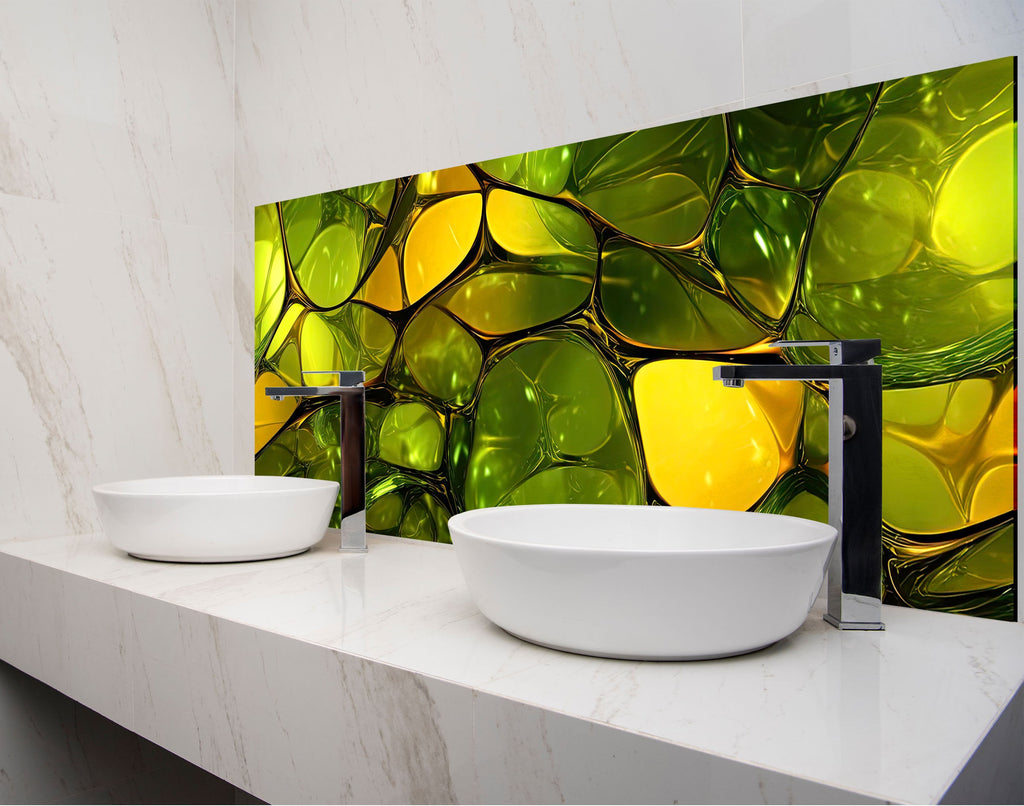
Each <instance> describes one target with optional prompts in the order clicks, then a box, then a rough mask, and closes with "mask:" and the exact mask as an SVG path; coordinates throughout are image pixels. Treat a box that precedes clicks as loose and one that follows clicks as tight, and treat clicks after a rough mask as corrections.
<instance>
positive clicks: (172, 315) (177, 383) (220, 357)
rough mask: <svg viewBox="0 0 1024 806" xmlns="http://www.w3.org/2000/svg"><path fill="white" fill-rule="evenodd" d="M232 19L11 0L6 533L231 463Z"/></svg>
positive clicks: (1, 213) (3, 335)
mask: <svg viewBox="0 0 1024 806" xmlns="http://www.w3.org/2000/svg"><path fill="white" fill-rule="evenodd" d="M233 26H234V4H233V2H231V0H185V1H184V2H163V3H138V2H132V1H131V0H61V1H60V2H47V3H36V2H32V0H8V1H7V2H3V3H0V378H2V379H3V384H2V393H0V394H2V398H0V400H2V403H0V411H2V412H3V419H4V427H3V428H0V455H2V456H3V457H4V461H3V462H0V540H5V539H23V538H35V537H42V536H46V535H58V534H67V533H71V532H82V531H91V530H93V529H94V528H95V527H96V523H97V521H96V513H95V508H94V506H93V502H92V498H91V493H90V488H91V487H92V485H93V484H96V483H98V482H100V481H104V480H113V479H121V478H131V477H138V476H153V475H159V474H175V473H200V472H221V471H223V470H224V469H227V468H229V467H230V465H231V439H232V437H231V433H232V431H231V429H232V426H231V422H232V419H233V415H234V407H233V403H232V394H233V388H232V381H231V366H232V364H231V356H232V344H233V342H234V340H235V336H236V332H237V328H236V324H235V315H234V305H233V300H232V289H231V282H232V281H231V269H230V266H231V262H232V250H233V238H232V218H231V217H232V209H231V204H232V202H231V199H232V194H233V180H232V169H233V162H232V160H233V145H234V144H233V126H234V121H233V111H232V97H233V85H234V28H233ZM248 340H249V341H251V335H250V336H249V338H248ZM249 349H251V347H250V348H249Z"/></svg>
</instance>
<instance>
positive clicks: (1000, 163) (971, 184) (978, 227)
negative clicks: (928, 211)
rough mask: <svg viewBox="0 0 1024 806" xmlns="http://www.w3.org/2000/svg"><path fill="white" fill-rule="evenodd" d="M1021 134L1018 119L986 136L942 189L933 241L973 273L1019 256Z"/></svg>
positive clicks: (963, 157)
mask: <svg viewBox="0 0 1024 806" xmlns="http://www.w3.org/2000/svg"><path fill="white" fill-rule="evenodd" d="M1016 139H1017V138H1016V126H1015V125H1014V124H1013V123H1008V124H1006V125H1005V126H1000V127H999V128H998V129H996V130H995V131H993V132H990V133H989V134H987V135H986V136H985V137H982V138H981V139H980V140H978V142H976V143H974V144H973V145H972V146H971V147H970V148H968V149H967V150H966V151H965V152H964V153H963V154H962V155H961V156H960V158H959V159H958V160H957V161H956V163H955V164H954V165H953V167H952V168H950V170H949V173H948V174H947V175H946V178H945V181H943V183H942V186H941V187H940V188H939V192H938V197H937V198H936V200H935V212H934V214H933V216H932V240H933V241H934V243H935V246H936V248H937V249H938V250H939V251H941V252H942V253H943V254H945V255H946V256H947V257H950V258H952V259H953V260H955V261H957V262H958V263H960V264H961V267H962V270H963V271H965V272H967V273H969V274H985V273H987V272H990V271H992V270H994V269H998V268H1002V267H1003V266H1007V265H1009V264H1011V263H1013V261H1014V259H1015V235H1016V223H1017V222H1016V216H1015V215H1014V212H1015V210H1016V201H1017V183H1016V176H1017V170H1016V163H1017V160H1016V156H1017V143H1016Z"/></svg>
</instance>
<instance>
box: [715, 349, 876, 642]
mask: <svg viewBox="0 0 1024 806" xmlns="http://www.w3.org/2000/svg"><path fill="white" fill-rule="evenodd" d="M772 346H774V347H813V346H827V347H828V352H829V363H828V364H811V365H797V364H758V365H743V366H740V365H735V364H732V365H727V366H718V367H715V368H714V378H715V379H716V380H721V381H722V382H723V383H724V384H725V385H726V386H732V387H738V386H743V382H744V381H822V382H827V383H828V386H829V389H828V398H829V399H828V522H829V523H830V524H831V525H832V526H833V527H834V528H835V530H836V531H837V532H838V533H839V542H838V546H837V547H836V549H834V550H833V551H832V556H831V558H830V560H829V566H828V597H827V609H826V613H825V621H827V622H828V623H829V624H831V625H832V626H834V627H838V628H839V629H841V630H884V629H885V625H884V624H882V368H881V367H880V366H878V365H877V364H875V361H874V359H875V358H876V357H877V356H878V355H880V354H881V351H882V345H881V342H880V341H879V340H878V339H850V340H844V341H777V342H774V343H773V345H772Z"/></svg>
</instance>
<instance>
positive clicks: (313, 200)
mask: <svg viewBox="0 0 1024 806" xmlns="http://www.w3.org/2000/svg"><path fill="white" fill-rule="evenodd" d="M323 209H324V207H323V197H322V196H320V195H316V196H303V197H302V198H300V199H291V200H289V201H286V202H282V203H281V211H282V213H283V215H284V234H285V241H286V243H287V244H288V259H289V260H290V261H291V263H292V265H293V266H297V265H299V263H300V262H301V260H302V258H303V256H304V255H305V254H306V250H307V249H309V245H310V243H312V241H313V236H314V235H316V233H317V230H319V229H320V218H321V216H322V215H323Z"/></svg>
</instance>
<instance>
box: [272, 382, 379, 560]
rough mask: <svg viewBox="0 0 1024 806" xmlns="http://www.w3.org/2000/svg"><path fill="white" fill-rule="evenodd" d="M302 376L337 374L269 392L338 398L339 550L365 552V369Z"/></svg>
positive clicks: (279, 397) (276, 395) (282, 395)
mask: <svg viewBox="0 0 1024 806" xmlns="http://www.w3.org/2000/svg"><path fill="white" fill-rule="evenodd" d="M302 374H303V375H336V376H337V378H338V383H337V385H335V386H271V387H267V389H266V395H267V396H268V397H269V398H271V399H272V400H282V399H283V398H285V397H324V396H328V397H337V398H338V446H339V448H340V450H341V466H340V474H341V478H340V479H339V482H340V484H341V523H340V525H339V528H338V529H329V530H328V531H335V532H338V533H339V537H340V550H341V551H345V552H360V553H362V552H365V551H366V390H365V389H364V388H363V382H364V380H365V378H366V375H365V373H364V372H362V371H352V372H346V371H341V372H339V371H337V370H332V371H324V372H319V371H313V370H309V371H306V372H303V373H302Z"/></svg>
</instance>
